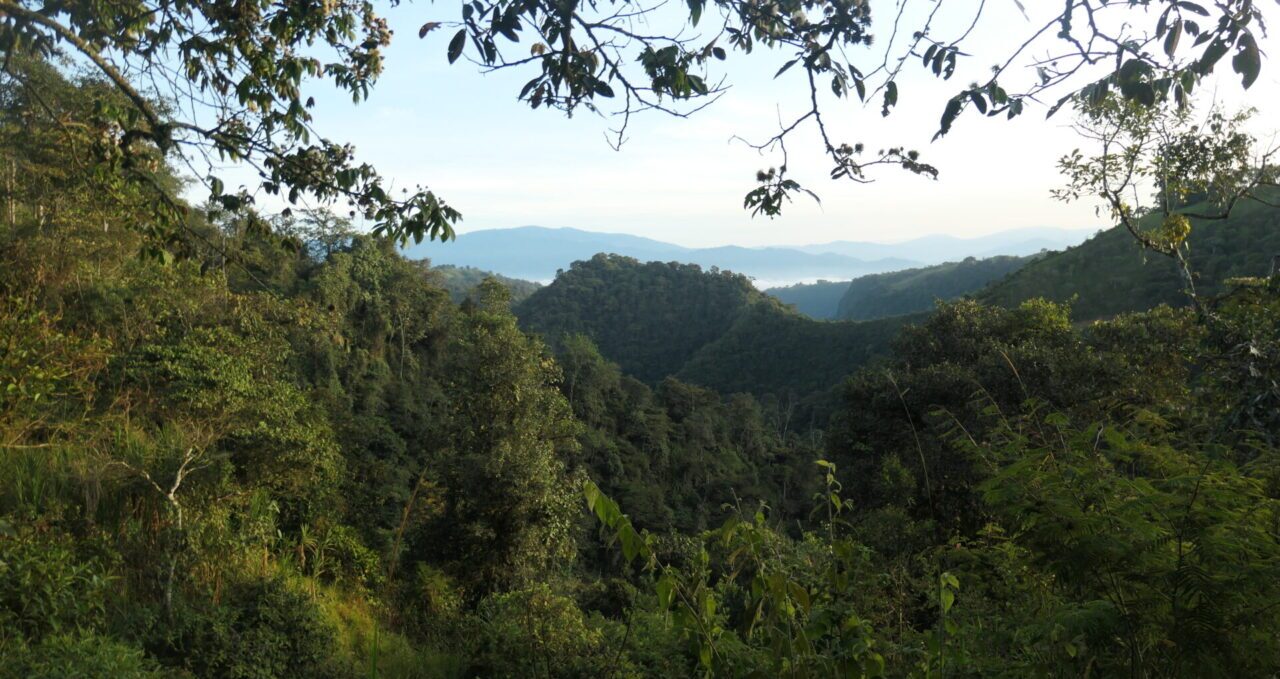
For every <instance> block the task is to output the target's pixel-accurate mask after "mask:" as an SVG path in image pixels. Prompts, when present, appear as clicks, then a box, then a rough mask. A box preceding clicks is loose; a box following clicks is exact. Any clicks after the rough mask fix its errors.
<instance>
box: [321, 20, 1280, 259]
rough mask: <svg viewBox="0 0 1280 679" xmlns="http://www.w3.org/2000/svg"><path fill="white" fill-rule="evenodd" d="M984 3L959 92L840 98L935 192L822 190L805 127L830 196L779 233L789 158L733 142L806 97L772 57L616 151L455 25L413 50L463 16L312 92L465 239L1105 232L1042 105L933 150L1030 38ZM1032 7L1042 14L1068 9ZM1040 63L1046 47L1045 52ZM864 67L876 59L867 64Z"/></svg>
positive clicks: (414, 23)
mask: <svg viewBox="0 0 1280 679" xmlns="http://www.w3.org/2000/svg"><path fill="white" fill-rule="evenodd" d="M681 4H683V3H681ZM916 4H917V5H920V6H921V7H929V6H931V5H932V3H929V2H923V3H921V2H920V0H917V2H916ZM987 4H988V8H987V9H988V13H989V16H987V17H986V18H985V19H984V23H983V24H981V25H980V27H979V30H978V31H977V32H975V34H974V35H973V37H972V38H971V39H970V42H969V43H968V44H969V45H971V46H978V45H981V46H988V47H990V48H991V51H990V52H989V53H985V54H976V55H975V56H974V58H973V59H971V60H969V61H968V64H967V66H966V65H964V63H963V62H962V69H961V70H960V71H958V72H957V74H956V76H955V77H954V78H953V79H952V80H951V81H950V82H948V83H940V82H935V81H933V80H932V79H931V78H925V77H923V76H922V74H921V73H920V72H919V70H918V69H915V70H914V71H913V72H914V75H913V76H912V77H909V78H905V79H903V81H902V92H903V93H902V96H901V101H900V105H899V110H897V111H896V112H895V113H894V114H893V115H892V116H890V117H889V118H887V119H884V118H881V116H880V112H879V105H878V102H874V103H872V104H869V105H867V106H865V107H864V106H863V105H861V104H859V103H858V102H857V100H856V99H854V100H853V101H840V102H835V101H834V100H829V101H828V102H827V106H828V107H827V109H826V116H827V117H828V119H829V120H831V121H833V122H832V123H831V126H832V127H833V128H835V132H836V134H835V136H837V137H840V138H843V139H847V140H849V141H851V142H852V141H865V142H866V143H867V145H868V146H869V147H870V148H872V149H874V148H878V147H881V146H890V145H906V146H908V147H913V148H917V149H919V150H920V151H921V153H922V154H923V158H924V159H925V160H927V161H929V162H932V163H934V164H935V165H937V166H938V167H939V168H940V169H941V171H942V174H941V176H940V178H939V180H938V181H936V182H933V181H928V180H925V179H923V178H920V177H915V176H911V175H907V174H905V173H902V172H895V171H893V170H884V171H881V172H878V173H877V175H876V176H877V177H878V178H879V179H878V181H877V182H876V183H873V184H870V185H857V184H853V183H850V182H847V181H846V182H833V181H831V180H829V179H827V178H826V177H827V172H828V170H829V165H828V163H827V162H826V161H825V160H824V158H823V157H822V155H821V153H820V147H819V146H818V144H817V141H816V137H815V136H814V134H813V133H812V130H807V131H806V132H805V133H804V134H797V135H796V137H795V139H794V140H793V141H791V142H790V143H789V144H788V148H789V150H790V152H791V168H792V171H793V174H794V176H795V177H796V178H797V179H799V180H801V181H802V182H803V183H805V184H806V185H808V186H809V187H810V188H813V189H814V190H815V191H817V192H818V193H819V194H820V195H821V197H822V204H821V205H818V204H816V203H814V202H812V201H810V200H808V199H802V200H798V201H797V202H796V203H794V204H792V205H790V206H789V207H788V209H787V210H786V212H785V214H784V215H783V216H782V217H780V218H777V219H773V220H769V219H762V218H754V219H753V218H751V217H750V216H749V214H748V213H747V212H746V211H744V210H743V209H742V198H743V195H744V194H745V193H746V192H747V191H748V190H749V189H751V188H752V187H753V183H754V175H755V172H756V170H757V169H760V168H762V167H767V166H769V165H770V164H776V162H777V159H776V158H762V157H760V156H759V155H758V154H757V153H756V152H755V151H753V150H751V149H749V148H747V147H746V146H745V145H743V144H741V143H737V142H731V141H730V139H731V137H733V136H734V135H741V136H744V137H747V138H750V139H763V138H767V137H768V136H770V135H771V134H773V133H774V132H775V131H776V130H777V121H778V117H779V115H782V116H783V117H784V118H786V117H788V116H794V115H795V114H796V113H799V112H802V111H803V109H802V107H803V106H804V103H803V102H804V97H805V96H807V93H806V91H805V89H804V87H803V83H802V81H801V80H800V77H799V75H800V69H794V70H793V71H791V72H788V73H787V74H785V75H784V76H783V77H782V78H781V79H779V80H774V79H773V78H772V75H773V73H774V72H775V71H776V70H777V67H778V65H780V64H781V59H779V58H778V57H777V55H772V54H756V55H751V56H744V55H741V54H735V53H733V52H731V53H730V57H729V60H728V62H727V70H728V84H729V85H731V86H732V88H731V90H730V91H729V92H728V93H727V94H726V96H725V97H724V98H723V99H721V100H720V101H719V102H718V103H717V104H715V105H714V106H712V107H711V108H709V109H707V110H705V111H702V112H700V113H698V114H697V115H696V116H695V117H694V118H692V119H689V120H681V119H674V118H670V117H666V116H663V115H662V114H656V113H655V114H647V115H645V116H642V117H641V118H640V119H633V121H632V126H631V132H630V134H629V138H630V141H629V143H628V144H626V145H625V146H623V148H622V150H621V151H614V150H612V149H611V148H610V147H609V145H608V144H607V143H606V141H605V138H604V134H605V132H606V130H608V129H609V127H610V126H611V125H612V124H613V121H610V120H608V119H605V118H602V117H599V116H596V115H593V114H590V113H589V112H587V111H585V110H584V111H582V113H581V114H579V115H577V116H576V117H575V118H573V119H566V118H564V117H563V116H562V115H559V114H557V113H556V112H552V111H544V110H539V111H532V110H530V109H529V108H528V107H527V106H526V105H524V104H522V103H519V102H517V101H516V100H515V95H516V93H517V92H518V91H519V89H520V87H521V85H522V84H523V83H524V82H525V81H526V80H527V79H528V78H529V77H530V76H531V73H529V72H524V71H522V72H511V73H497V74H491V75H482V74H480V72H479V70H478V68H477V67H475V66H474V65H471V64H466V63H463V62H461V61H460V62H458V63H457V64H454V65H452V66H450V65H448V64H447V63H446V59H445V54H444V52H445V45H446V44H447V42H448V40H449V37H450V35H451V34H452V31H451V30H449V29H442V30H439V31H436V32H434V33H432V34H431V35H429V36H428V38H427V39H426V40H420V39H418V37H417V29H418V27H419V26H421V25H422V23H424V22H426V21H433V20H434V21H441V20H444V21H447V20H449V19H451V18H453V17H454V12H456V10H457V7H456V6H454V5H452V4H445V3H441V4H408V5H400V6H399V7H395V8H386V9H385V10H384V12H385V14H386V16H388V18H389V19H390V22H391V25H392V27H393V28H394V29H395V32H396V36H395V40H394V41H393V45H392V47H391V48H390V50H389V52H388V53H387V55H386V62H385V63H386V68H385V74H384V76H383V77H382V79H381V80H380V82H379V83H378V86H377V87H376V88H375V90H374V92H373V95H372V97H371V98H370V99H369V100H368V101H367V102H364V103H362V104H361V105H359V106H358V107H353V106H352V105H351V103H350V99H349V98H346V97H340V96H336V95H332V94H328V93H324V92H317V94H318V96H317V99H318V101H319V105H318V107H317V109H316V110H317V127H318V129H319V130H320V131H321V132H322V133H323V134H325V135H327V136H330V137H332V138H335V139H339V140H343V141H348V142H351V143H353V144H355V146H356V149H357V152H358V155H359V157H360V158H361V159H362V160H367V161H370V162H372V163H374V164H375V165H376V166H377V167H378V168H379V170H380V171H381V172H382V173H383V174H384V175H387V176H389V177H391V178H393V179H394V180H395V182H396V184H397V186H410V187H411V186H412V185H414V184H426V185H428V186H430V187H431V188H432V189H434V190H436V191H437V192H438V193H439V194H441V195H442V196H443V197H444V198H445V199H446V200H448V201H449V202H450V203H451V204H452V205H454V206H455V207H457V208H458V209H460V210H461V211H462V212H463V215H464V221H463V222H462V223H461V224H460V225H459V231H460V232H466V231H469V230H474V229H481V228H495V227H509V226H519V225H526V224H538V225H543V226H571V227H576V228H580V229H587V230H594V231H612V232H625V233H633V234H637V235H643V236H648V237H652V238H657V239H660V240H666V241H670V242H675V243H679V244H681V245H688V246H706V245H718V244H727V243H733V244H739V245H765V244H789V243H791V244H799V243H814V242H823V241H830V240H873V241H895V240H903V239H906V238H910V237H914V236H919V235H923V234H927V233H951V234H955V235H960V236H965V235H978V234H983V233H990V232H994V231H1000V230H1006V229H1012V228H1018V227H1025V226H1054V227H1065V228H1090V229H1095V228H1098V227H1100V226H1103V223H1102V221H1100V220H1099V219H1098V218H1097V217H1096V216H1095V214H1094V209H1093V205H1092V204H1089V203H1081V204H1075V205H1063V204H1061V203H1058V202H1055V201H1053V200H1052V199H1050V197H1049V190H1050V189H1051V188H1054V187H1055V186H1057V185H1058V178H1057V174H1056V172H1055V168H1054V165H1055V161H1056V159H1057V158H1058V157H1059V156H1061V155H1062V154H1063V153H1064V152H1066V151H1069V150H1070V149H1072V148H1074V147H1075V146H1077V145H1078V143H1077V140H1076V138H1075V137H1074V135H1073V133H1072V132H1071V131H1070V130H1069V129H1067V128H1066V125H1067V124H1068V123H1069V122H1070V118H1069V117H1068V116H1066V115H1061V116H1060V117H1055V118H1054V119H1053V120H1050V121H1046V120H1045V119H1044V113H1043V109H1037V110H1032V111H1030V112H1029V113H1027V114H1026V115H1024V116H1022V117H1021V118H1019V119H1017V120H1015V121H1012V122H1008V121H1005V120H1004V119H1003V117H1001V118H999V119H994V120H983V119H979V118H976V117H972V116H966V117H964V118H962V119H961V121H959V122H958V123H957V125H956V127H955V129H954V131H953V132H952V134H951V135H949V136H947V137H945V138H943V139H941V140H939V141H937V142H933V143H930V137H931V136H932V134H933V132H934V131H935V129H936V121H937V118H938V115H939V114H940V113H941V109H942V104H943V103H944V102H945V98H946V97H947V96H949V95H950V94H951V93H953V92H954V91H955V90H956V89H957V88H958V87H960V86H962V85H963V84H965V83H967V82H970V81H973V80H978V79H980V78H983V76H984V73H985V71H986V69H987V68H988V67H989V66H990V65H991V64H992V63H994V61H995V60H996V59H997V58H998V57H1000V56H1002V55H1003V54H1005V53H1006V52H1007V50H1008V48H1009V47H1010V42H1009V41H1010V38H1011V36H1015V35H1017V34H1018V33H1019V32H1023V33H1024V34H1025V32H1026V31H1027V29H1028V28H1029V27H1031V26H1032V25H1033V24H1031V23H1028V22H1027V20H1026V19H1024V18H1023V17H1022V15H1021V14H1020V13H1019V12H1018V11H1017V9H1016V7H1015V4H1014V1H1013V0H989V2H988V3H987ZM1025 4H1028V5H1032V6H1035V5H1041V9H1042V10H1045V11H1052V10H1053V9H1057V8H1058V7H1059V5H1058V3H1052V5H1053V7H1052V8H1050V7H1048V4H1050V3H1043V4H1042V3H1040V2H1027V3H1025ZM953 6H954V7H956V8H960V7H961V6H962V3H955V4H954V5H953ZM972 6H976V4H973V5H972ZM893 7H894V2H892V1H891V0H885V1H882V2H878V3H875V4H873V8H875V11H876V16H877V18H878V20H879V21H881V22H882V23H881V24H880V29H879V30H878V31H876V32H877V33H879V34H882V35H887V28H886V26H887V23H885V20H886V19H889V18H891V13H890V10H892V9H893ZM965 8H966V10H967V11H972V10H971V9H969V5H965ZM909 9H910V6H909ZM1029 9H1031V11H1033V12H1034V11H1035V10H1034V9H1032V8H1030V7H1029ZM1267 11H1272V12H1274V8H1273V7H1270V6H1268V7H1267ZM940 18H941V21H940V22H939V23H938V24H936V25H937V29H936V32H935V35H939V36H943V35H951V34H954V33H958V32H959V31H962V30H963V27H964V26H965V25H967V23H968V20H969V19H970V18H971V15H969V14H966V13H964V12H957V13H956V14H953V15H950V16H943V17H940ZM705 22H706V19H704V23H705ZM1036 25H1038V24H1036ZM526 42H527V41H526ZM1275 44H1276V40H1275V39H1274V38H1273V39H1269V40H1267V41H1266V42H1265V43H1264V51H1266V48H1267V47H1269V46H1274V45H1275ZM1272 51H1274V50H1272ZM1042 54H1044V50H1039V52H1038V54H1037V55H1042ZM866 57H867V58H868V61H869V57H870V55H866ZM1223 66H1225V67H1226V68H1221V67H1220V70H1225V71H1227V73H1226V75H1229V76H1231V77H1230V78H1226V77H1220V78H1218V79H1219V80H1222V81H1223V82H1221V83H1220V84H1219V85H1218V89H1219V90H1220V91H1221V92H1222V94H1221V98H1223V99H1224V100H1227V101H1232V100H1238V98H1239V97H1238V92H1239V89H1240V88H1239V85H1238V82H1237V81H1236V80H1235V76H1234V75H1233V74H1230V73H1229V64H1227V63H1226V60H1224V64H1223ZM1278 83H1280V63H1270V64H1266V65H1264V70H1263V75H1262V77H1261V79H1260V80H1259V82H1258V83H1257V84H1256V85H1255V86H1254V89H1252V90H1251V91H1250V92H1249V93H1248V101H1249V102H1250V103H1251V104H1252V105H1254V106H1257V107H1259V108H1260V109H1262V113H1263V115H1261V116H1260V117H1259V120H1260V121H1262V122H1261V124H1266V121H1267V119H1268V117H1269V116H1271V115H1273V114H1274V112H1275V108H1276V105H1277V103H1280V101H1278V100H1280V97H1277V96H1276V94H1277V92H1280V86H1278ZM918 103H922V104H923V105H917V104H918ZM1263 131H1264V132H1266V133H1269V132H1270V129H1264V130H1263Z"/></svg>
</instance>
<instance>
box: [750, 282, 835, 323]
mask: <svg viewBox="0 0 1280 679" xmlns="http://www.w3.org/2000/svg"><path fill="white" fill-rule="evenodd" d="M848 289H849V281H818V282H816V283H796V284H795V285H788V286H785V287H778V288H768V289H766V290H765V291H764V293H765V294H766V295H769V296H771V297H774V298H776V299H778V300H779V301H780V302H782V303H783V304H789V305H791V306H794V307H795V308H796V311H799V312H800V313H802V314H804V315H806V316H808V317H809V318H817V319H828V318H835V317H836V309H838V308H839V307H840V299H841V298H842V297H844V292H845V290H848Z"/></svg>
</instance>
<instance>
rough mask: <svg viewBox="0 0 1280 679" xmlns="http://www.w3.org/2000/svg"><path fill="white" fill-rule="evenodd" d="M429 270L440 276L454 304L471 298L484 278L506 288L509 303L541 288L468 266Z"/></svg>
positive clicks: (535, 284)
mask: <svg viewBox="0 0 1280 679" xmlns="http://www.w3.org/2000/svg"><path fill="white" fill-rule="evenodd" d="M431 270H432V271H434V272H435V273H436V274H437V275H438V276H440V279H441V284H442V285H443V286H444V289H445V290H448V291H449V297H450V298H451V299H453V301H454V302H459V303H460V302H462V301H463V300H465V299H467V298H469V297H471V296H473V295H474V294H475V293H476V292H477V291H478V290H479V288H480V284H481V283H483V282H484V280H485V279H486V278H493V279H494V280H496V281H498V282H499V283H501V284H502V285H503V286H504V287H506V288H507V292H508V293H510V295H511V302H512V303H513V304H514V303H518V302H520V301H521V300H523V299H524V298H526V297H528V296H529V295H532V294H533V293H534V291H536V290H537V289H538V288H540V287H542V285H541V284H539V283H535V282H533V281H526V280H521V279H519V278H508V277H506V276H503V275H501V274H495V273H490V272H488V271H483V270H481V269H477V268H475V267H470V266H453V265H451V264H443V265H440V266H433V267H431Z"/></svg>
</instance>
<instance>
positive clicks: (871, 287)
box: [835, 256, 1036, 321]
mask: <svg viewBox="0 0 1280 679" xmlns="http://www.w3.org/2000/svg"><path fill="white" fill-rule="evenodd" d="M1035 259H1036V257H1034V256H1031V257H1005V256H1000V257H988V258H985V259H974V258H973V257H969V258H968V259H965V260H964V261H960V262H948V263H946V264H938V265H936V266H930V267H924V268H921V269H905V270H903V271H895V272H892V273H884V274H873V275H870V276H862V277H860V278H855V279H853V281H851V282H850V283H849V287H848V288H847V289H846V291H845V293H844V295H843V297H841V299H840V302H839V306H838V308H837V311H836V314H835V318H841V319H846V320H854V321H864V320H871V319H875V318H882V317H885V316H898V315H902V314H911V313H918V312H922V311H929V310H931V309H932V308H933V306H934V303H935V302H937V301H938V300H943V301H950V300H953V299H956V298H958V297H961V296H964V295H968V294H972V293H975V292H978V291H979V290H982V289H983V288H985V287H987V285H988V284H990V283H992V282H993V281H998V280H1000V279H1002V278H1004V277H1005V276H1008V275H1009V274H1011V273H1013V272H1015V271H1018V270H1019V269H1021V268H1022V267H1024V266H1026V265H1027V264H1029V263H1030V262H1032V261H1034V260H1035Z"/></svg>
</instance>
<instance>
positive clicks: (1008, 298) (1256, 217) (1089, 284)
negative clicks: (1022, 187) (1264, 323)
mask: <svg viewBox="0 0 1280 679" xmlns="http://www.w3.org/2000/svg"><path fill="white" fill-rule="evenodd" d="M1192 224H1193V226H1192V231H1191V236H1190V238H1189V242H1190V244H1191V265H1192V269H1193V270H1194V271H1196V273H1197V274H1198V275H1199V279H1198V280H1197V282H1196V287H1197V289H1198V291H1199V292H1200V293H1201V294H1215V293H1218V292H1221V291H1222V290H1223V284H1224V282H1225V281H1227V280H1228V279H1230V278H1233V277H1238V276H1265V275H1267V273H1268V272H1269V271H1270V268H1271V259H1272V257H1273V256H1274V255H1275V254H1280V209H1277V208H1274V207H1270V206H1267V205H1264V204H1262V203H1258V202H1252V201H1251V202H1243V203H1241V204H1240V205H1238V206H1236V209H1235V210H1234V211H1233V212H1232V214H1231V217H1230V218H1228V219H1225V220H1221V221H1202V220H1193V222H1192ZM1033 297H1044V298H1046V299H1050V300H1053V301H1059V302H1066V301H1070V300H1072V299H1074V300H1075V301H1074V302H1072V305H1071V307H1072V316H1073V317H1074V318H1075V319H1076V320H1092V319H1097V318H1107V317H1110V316H1114V315H1116V314H1119V313H1124V312H1127V311H1142V310H1146V309H1150V308H1152V307H1155V306H1157V305H1159V304H1170V305H1175V306H1178V305H1182V304H1185V303H1186V297H1185V296H1184V295H1183V293H1182V288H1181V282H1180V280H1179V277H1178V271H1177V268H1176V266H1175V265H1174V263H1173V262H1172V261H1171V260H1169V259H1168V258H1166V257H1163V256H1161V255H1159V254H1156V253H1153V252H1150V251H1145V250H1143V249H1142V248H1141V247H1139V246H1138V244H1137V243H1136V242H1135V241H1134V239H1133V237H1132V236H1131V235H1130V234H1129V233H1128V232H1126V231H1125V230H1124V229H1122V228H1120V227H1116V228H1113V229H1110V230H1107V231H1102V232H1099V233H1098V234H1097V235H1096V236H1094V237H1093V238H1090V239H1089V240H1088V241H1085V242H1084V243H1083V244H1081V245H1078V246H1076V247H1074V248H1071V249H1069V250H1066V251H1063V252H1060V253H1055V254H1052V255H1049V256H1047V257H1045V258H1043V259H1041V260H1039V261H1035V262H1032V263H1031V264H1029V265H1027V266H1026V267H1024V268H1023V269H1021V270H1019V271H1017V272H1016V273H1014V274H1013V275H1011V276H1009V277H1008V278H1007V279H1005V280H1003V281H1001V282H999V283H996V284H994V285H992V286H991V287H990V288H988V289H987V290H985V291H983V292H982V293H981V294H979V295H978V299H980V300H982V301H984V302H986V303H989V304H998V305H1000V306H1005V307H1012V306H1015V305H1017V304H1019V303H1021V302H1023V301H1025V300H1027V299H1031V298H1033Z"/></svg>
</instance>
